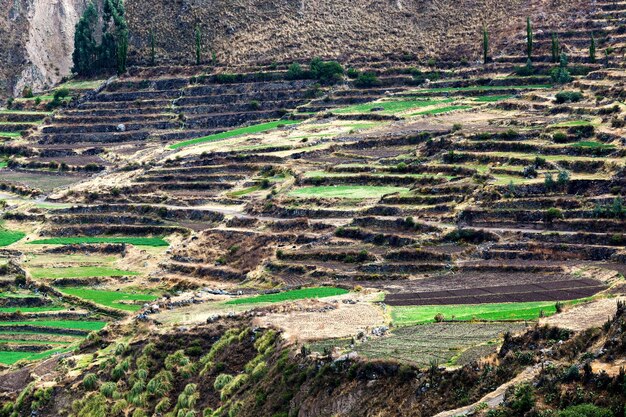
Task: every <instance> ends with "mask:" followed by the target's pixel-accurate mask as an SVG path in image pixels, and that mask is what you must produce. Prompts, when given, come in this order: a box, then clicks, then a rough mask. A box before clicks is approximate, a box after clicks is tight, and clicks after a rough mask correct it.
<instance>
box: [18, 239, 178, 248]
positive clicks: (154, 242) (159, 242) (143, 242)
mask: <svg viewBox="0 0 626 417" xmlns="http://www.w3.org/2000/svg"><path fill="white" fill-rule="evenodd" d="M28 243H29V244H31V245H78V244H81V243H127V244H129V245H135V246H155V247H157V246H169V243H167V242H166V241H165V240H163V239H162V238H160V237H53V238H50V239H39V240H34V241H32V242H28Z"/></svg>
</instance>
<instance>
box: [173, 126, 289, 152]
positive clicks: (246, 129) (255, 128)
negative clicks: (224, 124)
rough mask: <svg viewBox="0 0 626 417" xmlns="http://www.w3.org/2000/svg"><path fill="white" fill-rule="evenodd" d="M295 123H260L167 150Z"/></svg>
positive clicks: (184, 143)
mask: <svg viewBox="0 0 626 417" xmlns="http://www.w3.org/2000/svg"><path fill="white" fill-rule="evenodd" d="M297 123H300V121H299V120H277V121H274V122H268V123H261V124H258V125H252V126H247V127H241V128H238V129H233V130H229V131H227V132H222V133H216V134H214V135H209V136H203V137H201V138H196V139H191V140H186V141H183V142H178V143H175V144H173V145H170V147H169V148H170V149H173V150H175V149H180V148H184V147H185V146H191V145H198V144H201V143H207V142H214V141H217V140H222V139H228V138H232V137H235V136H240V135H248V134H252V133H262V132H267V131H268V130H273V129H276V128H278V127H280V126H283V125H293V124H297Z"/></svg>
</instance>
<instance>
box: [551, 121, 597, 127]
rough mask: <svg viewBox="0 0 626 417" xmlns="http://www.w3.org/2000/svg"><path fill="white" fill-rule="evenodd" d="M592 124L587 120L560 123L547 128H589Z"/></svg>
mask: <svg viewBox="0 0 626 417" xmlns="http://www.w3.org/2000/svg"><path fill="white" fill-rule="evenodd" d="M591 125H592V123H591V122H590V121H589V120H572V121H569V122H562V123H556V124H553V125H550V126H548V127H577V126H591Z"/></svg>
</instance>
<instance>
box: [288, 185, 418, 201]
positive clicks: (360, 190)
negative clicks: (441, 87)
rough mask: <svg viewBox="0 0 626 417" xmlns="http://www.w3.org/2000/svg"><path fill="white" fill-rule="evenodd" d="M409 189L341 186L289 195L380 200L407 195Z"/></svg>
mask: <svg viewBox="0 0 626 417" xmlns="http://www.w3.org/2000/svg"><path fill="white" fill-rule="evenodd" d="M408 191H409V189H408V188H404V187H385V186H369V185H361V186H359V185H354V186H352V185H340V186H320V187H303V188H298V189H297V190H293V191H291V192H290V193H289V196H291V197H300V198H311V197H317V198H352V199H365V198H380V197H382V196H383V195H385V194H393V193H406V192H408Z"/></svg>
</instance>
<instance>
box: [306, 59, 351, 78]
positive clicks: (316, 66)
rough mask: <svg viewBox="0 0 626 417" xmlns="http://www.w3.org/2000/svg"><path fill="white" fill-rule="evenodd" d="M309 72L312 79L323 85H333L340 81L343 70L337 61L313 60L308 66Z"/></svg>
mask: <svg viewBox="0 0 626 417" xmlns="http://www.w3.org/2000/svg"><path fill="white" fill-rule="evenodd" d="M310 71H311V75H312V76H313V78H315V79H317V80H319V81H321V82H322V83H324V84H335V83H337V82H339V81H341V79H342V76H343V74H344V69H343V67H342V66H341V64H340V63H339V62H337V61H322V60H321V59H320V58H314V59H313V60H312V61H311V64H310Z"/></svg>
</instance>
